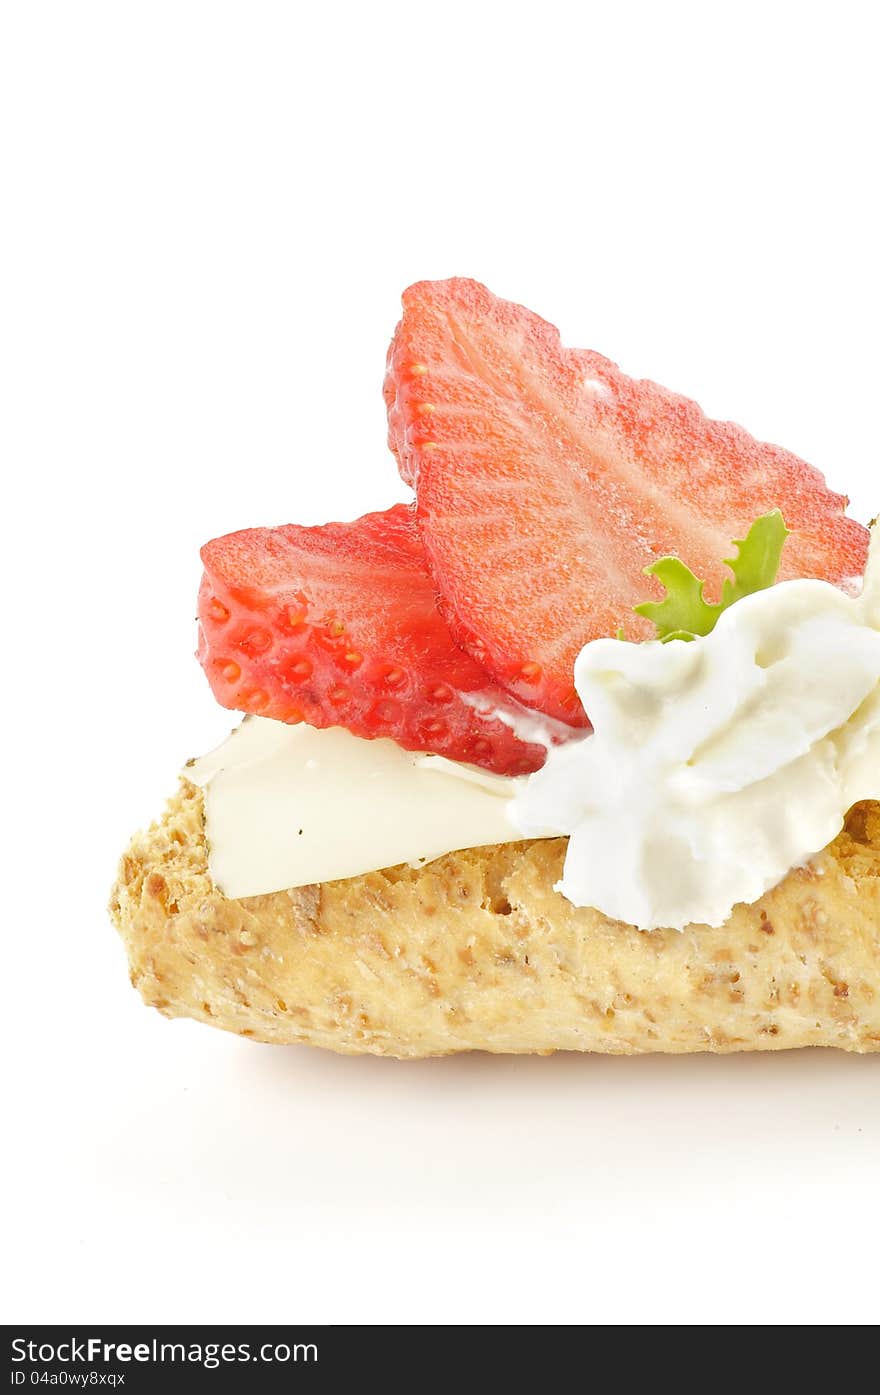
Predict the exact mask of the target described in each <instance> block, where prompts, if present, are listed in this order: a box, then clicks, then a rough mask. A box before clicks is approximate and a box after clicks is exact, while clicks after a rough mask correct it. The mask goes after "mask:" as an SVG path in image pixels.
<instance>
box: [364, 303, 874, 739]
mask: <svg viewBox="0 0 880 1395" xmlns="http://www.w3.org/2000/svg"><path fill="white" fill-rule="evenodd" d="M403 305H404V314H403V319H402V320H401V322H400V324H399V326H398V328H397V332H396V334H395V336H394V340H393V342H392V344H391V349H390V351H389V355H388V376H387V379H386V386H385V396H386V402H387V404H388V415H389V427H390V443H391V446H392V449H393V450H394V452H395V454H396V455H397V457H398V461H399V465H400V471H401V474H402V475H403V477H404V479H406V480H407V481H409V482H410V483H411V484H413V485H414V486H415V487H416V489H417V493H418V523H419V528H420V531H421V534H422V539H423V541H424V544H425V552H426V555H427V559H428V564H429V566H430V568H431V571H432V573H433V575H434V578H435V581H436V583H437V589H438V590H439V592H440V595H441V597H442V602H441V605H442V608H443V610H444V614H445V615H446V616H447V618H448V619H449V620H450V623H451V624H452V626H453V630H454V633H455V635H456V638H457V639H458V640H459V641H460V642H461V643H462V644H463V645H464V646H465V647H466V648H467V649H468V650H469V651H470V652H471V653H472V654H473V655H474V656H475V657H476V658H477V659H478V660H479V661H480V662H481V663H483V664H484V665H485V666H486V668H488V669H489V671H490V672H491V673H493V674H494V675H495V677H496V678H497V679H498V680H499V682H501V683H503V684H504V685H505V686H506V687H507V688H508V689H509V690H510V691H511V692H513V693H515V694H517V696H518V697H520V698H521V699H522V700H523V701H524V702H526V703H528V704H530V705H532V706H535V707H538V708H540V709H542V710H543V711H544V712H547V713H550V714H551V715H554V716H557V717H561V718H563V719H564V720H567V721H569V722H574V721H578V720H581V721H582V720H584V718H583V712H582V710H581V708H580V705H579V703H578V700H577V696H576V694H575V693H574V691H573V688H572V665H573V663H574V659H575V656H576V655H577V653H578V651H579V650H580V648H581V647H582V645H584V644H585V643H586V642H587V640H590V639H595V638H597V637H599V636H601V635H612V634H614V633H615V632H616V631H617V629H618V627H620V626H622V627H623V629H624V632H625V634H626V636H627V638H630V639H637V638H645V637H648V636H649V635H650V634H651V633H652V630H651V627H650V625H649V624H648V623H647V622H646V621H645V620H642V619H640V618H639V617H637V616H635V615H633V611H632V608H633V606H634V605H637V604H638V603H639V602H640V601H644V600H650V599H651V597H652V595H654V596H657V597H659V595H660V594H661V592H660V589H659V587H658V586H657V583H656V582H653V581H649V580H648V579H647V578H646V577H645V576H644V575H643V569H644V568H645V567H646V566H647V565H648V564H649V563H650V562H652V561H654V560H655V559H656V558H658V557H661V556H664V555H666V554H674V555H675V556H678V557H681V558H682V560H683V561H685V562H686V563H687V564H688V566H689V567H691V569H692V570H693V571H694V572H695V573H696V574H697V576H700V577H705V578H706V579H707V582H708V585H707V587H706V595H707V597H708V598H710V599H712V600H717V599H718V594H719V591H720V587H721V583H722V581H723V579H724V577H725V576H726V575H727V571H726V569H725V568H724V566H723V564H722V562H721V560H720V559H721V558H723V557H726V556H728V555H729V553H730V540H731V538H735V537H743V536H744V534H745V531H746V530H747V528H748V526H749V524H750V523H751V522H752V520H753V519H754V518H755V517H757V515H759V514H762V513H765V512H767V511H768V510H770V509H772V508H777V507H778V508H780V509H781V510H782V512H783V515H784V517H785V521H786V523H787V524H788V527H789V528H791V529H793V530H794V533H793V535H792V536H791V537H790V538H789V539H788V541H787V543H786V546H785V551H784V553H783V561H782V568H781V571H780V579H784V578H788V577H799V576H815V577H822V578H825V579H827V580H828V581H832V582H835V583H842V582H845V581H847V580H848V579H849V578H852V577H855V576H858V575H859V574H860V573H861V571H862V569H863V567H864V562H865V556H866V550H867V541H868V535H867V532H866V530H865V529H864V528H862V527H861V525H860V524H858V523H856V522H855V521H854V520H853V519H850V518H846V517H845V516H844V512H843V510H844V508H845V507H846V502H847V501H846V500H845V499H843V498H842V497H841V496H840V495H838V494H832V493H831V492H830V491H829V490H828V489H827V488H826V486H825V482H824V480H823V478H822V476H821V475H820V474H819V472H818V471H817V470H815V469H813V467H812V466H810V465H806V464H805V463H804V462H803V461H802V460H799V459H798V458H797V456H794V455H791V454H790V453H789V452H788V451H785V450H782V449H781V447H779V446H773V445H765V444H763V443H761V442H759V441H756V440H754V439H753V438H752V437H751V436H749V435H748V434H747V433H746V432H745V431H744V430H742V428H741V427H739V426H735V425H733V424H731V423H730V422H717V421H710V420H708V419H707V418H706V417H704V416H703V413H702V412H701V411H700V409H699V407H698V406H697V405H696V403H694V402H690V401H688V400H687V398H684V397H679V396H678V395H677V394H675V393H673V392H669V391H668V390H667V389H666V388H662V387H658V386H657V384H656V383H652V382H647V381H641V382H637V381H635V380H633V379H632V378H628V377H626V375H625V374H623V373H621V371H620V369H619V368H617V366H616V365H615V364H613V363H611V362H609V360H608V359H605V358H602V357H601V356H600V355H599V354H596V353H592V352H590V351H588V350H582V349H567V348H565V347H564V346H563V345H562V344H561V342H560V339H559V334H558V332H557V330H555V329H554V328H553V326H552V325H549V324H547V323H546V321H544V320H542V319H540V318H539V317H538V316H537V315H534V314H532V312H531V311H529V310H525V309H523V308H522V307H521V306H519V305H513V304H510V303H509V302H507V301H504V300H498V299H496V297H495V296H493V295H492V294H491V293H490V292H489V291H488V290H486V288H485V286H481V285H480V284H479V283H478V282H476V281H468V280H461V279H457V280H452V281H423V282H420V283H419V284H418V285H415V286H411V287H410V289H409V290H408V291H407V292H406V293H405V295H404V297H403Z"/></svg>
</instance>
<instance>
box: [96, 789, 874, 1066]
mask: <svg viewBox="0 0 880 1395" xmlns="http://www.w3.org/2000/svg"><path fill="white" fill-rule="evenodd" d="M564 853H565V840H564V839H561V838H556V839H544V840H538V841H535V842H531V843H509V844H500V845H497V846H494V847H489V848H476V849H471V850H469V851H467V852H459V853H452V854H450V855H449V856H447V857H443V858H440V859H438V860H437V861H436V862H433V863H431V864H430V865H429V866H427V867H424V868H421V869H412V868H409V867H396V868H390V869H386V870H385V871H382V872H375V873H371V874H369V875H366V876H361V877H352V878H349V879H347V880H345V881H338V882H329V883H324V884H323V885H320V886H309V887H303V888H300V889H299V890H295V891H284V892H276V893H274V894H272V895H267V896H251V897H247V898H246V899H243V900H239V901H234V900H229V899H227V898H226V897H224V896H222V895H221V894H220V893H219V892H218V891H217V890H216V888H215V887H214V885H213V883H212V882H211V879H210V876H209V874H208V866H207V849H206V844H205V833H204V813H203V804H202V795H201V791H200V790H198V789H196V788H195V786H193V785H191V784H189V782H187V781H186V780H184V781H182V782H181V786H180V789H179V791H178V793H177V794H176V795H175V796H174V798H173V799H171V801H170V802H169V804H168V807H167V809H166V811H165V814H164V816H163V817H162V819H161V820H160V821H159V822H158V823H156V824H154V825H153V826H152V827H151V828H150V829H149V830H148V831H147V832H146V833H142V834H138V835H137V836H136V837H135V838H134V840H133V841H132V843H131V846H130V848H129V849H128V851H127V852H126V853H125V855H124V856H123V858H122V861H121V864H120V868H119V875H118V879H117V882H116V885H115V886H114V889H113V896H112V900H111V906H110V910H111V915H112V918H113V920H114V922H115V924H116V926H117V928H118V930H119V932H120V934H121V935H122V938H123V940H124V941H125V945H126V949H127V951H128V957H129V963H130V967H131V981H132V983H133V984H134V986H135V987H136V988H137V989H138V990H139V991H140V993H141V995H142V997H143V999H144V1001H145V1002H146V1003H148V1004H150V1005H151V1006H153V1007H156V1008H158V1009H159V1011H160V1012H162V1013H164V1014H165V1015H166V1016H168V1017H191V1018H195V1019H196V1020H197V1021H200V1022H207V1023H209V1024H211V1025H212V1026H215V1027H221V1028H223V1029H224V1030H226V1031H230V1032H237V1033H238V1034H239V1035H240V1036H246V1037H253V1038H254V1039H256V1040H258V1041H263V1042H275V1043H292V1042H306V1043H309V1044H311V1045H313V1046H323V1047H328V1048H330V1049H331V1050H333V1051H338V1052H344V1053H362V1052H369V1053H373V1054H376V1055H381V1056H395V1057H398V1058H414V1057H423V1056H440V1055H448V1054H451V1053H453V1052H457V1051H474V1050H480V1051H492V1052H541V1053H550V1052H553V1051H557V1050H566V1051H601V1052H612V1053H620V1054H630V1053H639V1052H652V1051H665V1052H689V1051H715V1052H727V1051H748V1050H782V1049H785V1048H789V1047H798V1046H834V1047H839V1048H841V1049H843V1050H846V1051H860V1052H866V1051H877V1050H878V1049H880V804H877V803H867V804H862V805H858V806H856V808H855V809H853V810H852V811H851V813H850V815H849V817H848V819H847V823H846V827H845V829H844V831H843V832H842V833H841V834H840V836H839V837H838V838H837V839H835V841H834V842H833V843H832V844H831V845H830V847H829V848H827V849H826V850H825V852H823V853H822V854H821V855H820V856H819V857H818V858H816V859H815V860H814V861H813V863H812V864H811V865H810V866H809V867H807V868H803V869H799V870H796V871H793V872H791V873H790V874H789V875H788V876H787V877H786V879H785V880H784V881H783V882H782V883H781V884H780V885H779V886H778V887H776V888H775V889H774V890H773V891H771V892H770V893H768V894H767V895H766V896H764V897H763V898H762V899H761V900H760V901H759V902H757V903H756V904H755V905H753V906H737V907H736V908H735V910H734V911H733V914H732V915H731V917H730V919H729V920H728V922H727V923H726V924H725V925H724V926H722V927H721V928H719V929H710V928H707V927H705V926H703V927H700V926H694V927H689V928H688V929H687V930H685V931H684V933H682V934H679V933H678V932H676V931H653V932H651V933H643V932H640V931H638V930H635V929H633V928H632V927H631V926H627V925H624V924H621V923H620V922H616V921H610V920H608V919H607V918H606V917H604V916H602V915H601V914H600V913H599V912H597V911H593V910H589V909H580V910H579V909H576V908H575V907H574V906H572V905H571V904H570V903H569V902H568V901H566V900H565V898H564V897H562V896H561V895H559V894H558V893H557V892H555V891H554V890H553V884H554V882H556V881H557V880H558V879H559V877H560V875H561V870H562V860H563V857H564Z"/></svg>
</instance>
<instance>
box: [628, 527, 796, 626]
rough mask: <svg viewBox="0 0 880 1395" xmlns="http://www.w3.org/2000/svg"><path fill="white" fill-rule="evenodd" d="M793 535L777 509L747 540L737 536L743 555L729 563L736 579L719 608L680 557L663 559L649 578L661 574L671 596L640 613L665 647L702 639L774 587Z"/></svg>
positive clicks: (723, 591) (641, 608)
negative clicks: (733, 610) (748, 599)
mask: <svg viewBox="0 0 880 1395" xmlns="http://www.w3.org/2000/svg"><path fill="white" fill-rule="evenodd" d="M788 533H789V530H788V528H786V526H785V520H784V519H783V517H782V514H781V513H780V511H779V509H773V510H772V512H771V513H765V514H764V515H763V516H762V517H761V518H756V519H755V522H754V523H753V524H752V526H751V528H750V529H749V531H748V533H747V534H746V536H745V537H744V538H734V540H733V545H734V547H735V548H736V550H737V555H736V557H725V559H724V565H725V566H726V567H729V568H730V570H731V571H732V573H733V580H732V581H731V580H730V578H728V579H727V580H726V581H725V582H724V585H723V587H722V589H721V600H720V601H719V603H718V604H717V605H713V604H711V603H710V602H709V601H707V600H705V598H704V596H703V586H704V582H702V581H700V580H699V578H698V577H696V576H694V574H693V572H692V571H691V569H690V567H687V566H685V564H684V562H682V561H680V559H679V558H678V557H660V558H658V560H657V561H656V562H652V563H651V565H650V567H646V568H645V575H646V576H656V578H657V580H658V581H659V582H661V583H662V585H663V588H664V590H665V591H666V595H665V596H664V598H663V600H662V601H645V602H644V603H643V604H642V605H637V606H634V607H633V609H634V610H635V612H636V615H644V616H645V618H646V619H647V620H650V621H651V622H652V623H653V624H654V625H656V627H657V638H658V639H659V640H662V642H663V643H664V644H666V643H668V641H669V640H671V639H696V637H697V635H707V634H710V633H711V632H712V630H714V628H715V625H716V622H717V620H718V616H719V615H720V614H721V613H722V611H724V610H727V607H728V606H731V605H733V604H734V602H735V601H739V600H742V598H743V596H751V595H752V594H753V593H754V592H755V591H764V590H765V589H766V588H767V587H768V586H772V585H773V583H774V581H775V580H776V573H777V572H778V571H779V560H780V557H781V556H782V546H783V543H784V542H785V539H786V538H787V537H788Z"/></svg>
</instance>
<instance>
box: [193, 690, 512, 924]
mask: <svg viewBox="0 0 880 1395" xmlns="http://www.w3.org/2000/svg"><path fill="white" fill-rule="evenodd" d="M184 774H185V776H186V778H187V779H188V780H191V781H192V782H193V784H195V785H200V786H201V787H202V788H203V790H204V800H205V833H206V838H207V843H208V856H209V868H210V872H211V876H212V878H213V880H214V882H215V884H216V885H217V887H218V888H219V889H220V891H222V892H223V894H224V895H226V896H230V897H240V896H257V895H260V894H262V893H264V892H271V891H283V890H285V889H287V888H291V887H297V886H306V885H308V884H310V883H312V882H323V881H335V880H337V879H338V878H340V877H353V876H358V875H360V874H361V873H363V872H373V871H377V870H378V869H380V868H382V867H393V866H396V865H397V864H398V863H402V862H408V863H411V864H414V865H419V864H422V863H425V862H431V861H432V860H433V859H434V858H436V857H441V856H442V855H443V854H444V853H447V852H455V851H457V850H459V849H461V848H471V847H480V846H483V845H485V844H489V843H503V842H510V841H516V840H519V839H521V838H522V837H523V835H522V834H521V833H520V832H519V831H518V830H517V829H516V828H515V827H514V825H513V824H512V823H511V821H510V818H509V815H508V809H509V808H510V804H511V800H512V797H513V795H514V794H515V792H516V791H517V788H518V787H519V786H520V785H521V783H522V781H521V780H514V779H507V778H505V777H503V776H500V775H492V774H489V773H488V772H487V771H485V770H479V769H477V767H475V766H471V765H461V764H458V763H457V762H455V761H449V760H444V759H443V757H442V756H430V755H419V754H414V753H413V752H411V751H404V750H403V749H402V748H401V747H400V746H398V745H396V744H395V742H393V741H388V740H384V739H379V740H376V741H366V740H364V739H363V738H361V737H358V736H353V735H352V734H351V732H349V731H346V730H345V729H344V728H343V727H328V728H326V729H324V730H322V731H318V730H316V729H315V728H314V727H310V726H306V725H305V724H300V725H297V726H287V725H286V724H285V723H283V722H275V721H270V720H268V719H266V718H264V717H246V718H245V720H244V721H243V722H242V724H241V726H240V727H239V728H238V729H237V730H236V731H234V732H233V733H232V735H231V736H230V737H228V739H227V740H226V741H224V742H223V744H222V745H221V746H219V747H218V748H217V749H216V750H215V751H212V752H210V754H208V755H205V756H202V757H201V758H200V759H198V760H195V761H191V762H190V764H189V765H188V766H187V767H186V769H185V771H184Z"/></svg>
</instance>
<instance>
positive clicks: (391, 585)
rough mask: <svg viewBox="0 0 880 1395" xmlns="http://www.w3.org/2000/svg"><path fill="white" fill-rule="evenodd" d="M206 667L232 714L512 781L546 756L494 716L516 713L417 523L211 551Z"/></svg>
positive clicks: (242, 540)
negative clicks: (429, 560)
mask: <svg viewBox="0 0 880 1395" xmlns="http://www.w3.org/2000/svg"><path fill="white" fill-rule="evenodd" d="M202 561H203V562H204V565H205V575H204V578H203V580H202V586H201V590H200V592H199V622H200V638H199V659H200V660H201V662H202V665H203V667H204V669H205V672H206V674H207V675H208V681H209V682H210V684H211V687H212V689H213V690H214V695H215V697H216V698H217V699H218V701H219V702H220V703H222V705H223V706H224V707H231V708H234V709H236V710H237V711H239V712H259V713H262V715H263V716H266V717H275V718H277V719H278V720H279V721H282V722H298V721H306V722H309V723H310V724H311V725H312V726H315V727H327V726H344V727H347V728H348V730H349V731H353V732H355V733H356V735H358V736H367V737H374V736H388V737H392V738H393V739H394V740H395V741H397V742H398V743H399V744H400V745H401V746H405V747H407V749H409V750H418V751H434V752H436V753H438V754H440V755H444V756H449V757H451V758H452V759H455V760H462V761H470V762H472V763H473V764H475V765H482V766H485V767H486V769H488V770H494V771H497V772H499V773H500V774H505V775H507V774H519V773H521V772H523V771H526V770H536V769H537V768H538V767H539V766H540V765H541V764H542V763H543V760H544V750H543V749H542V747H540V746H537V745H531V744H526V743H525V742H523V741H520V740H518V739H517V738H516V737H515V736H514V734H513V732H512V731H511V730H510V728H509V727H507V726H505V725H504V723H503V722H501V721H499V720H498V719H497V718H493V717H492V716H491V715H487V714H486V711H485V710H484V711H483V713H482V714H481V712H480V711H478V710H477V709H476V708H475V707H474V706H473V705H472V704H469V703H468V702H466V701H465V698H464V695H465V694H469V693H470V694H474V693H480V694H483V695H485V697H484V699H483V700H482V701H481V702H480V704H479V706H480V707H481V708H483V709H486V708H489V709H491V708H492V707H499V706H501V707H503V706H504V705H505V704H506V703H507V702H508V701H509V700H508V699H507V698H506V697H505V695H503V694H501V693H500V692H499V691H498V690H497V689H494V687H493V684H492V680H491V679H490V678H489V676H488V674H487V673H486V672H485V670H484V669H482V668H481V667H480V665H479V664H478V663H476V662H475V661H474V659H472V658H471V656H470V655H469V654H466V653H465V652H464V651H463V650H462V649H460V648H459V647H458V646H457V645H456V643H455V642H454V640H453V638H452V636H451V634H450V632H449V629H448V627H447V625H446V623H445V621H444V620H443V619H442V617H441V616H440V614H439V612H438V610H437V606H436V604H435V600H434V586H433V582H432V581H431V578H430V576H429V574H428V570H427V567H426V565H425V558H424V553H423V551H422V545H421V542H420V541H419V537H418V533H417V531H416V527H415V523H414V521H413V516H412V511H411V510H410V509H409V508H408V507H407V506H406V505H404V504H398V505H397V506H396V507H395V508H392V509H389V510H388V511H387V513H373V514H367V515H366V517H364V518H361V519H358V521H357V522H356V523H328V524H326V525H325V526H324V527H322V528H300V527H297V526H296V525H295V524H289V525H288V526H286V527H283V528H249V529H245V530H244V531H243V532H241V533H230V534H229V535H228V536H227V537H223V538H216V539H215V540H214V541H213V542H209V543H208V544H207V545H206V546H205V547H203V548H202Z"/></svg>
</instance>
